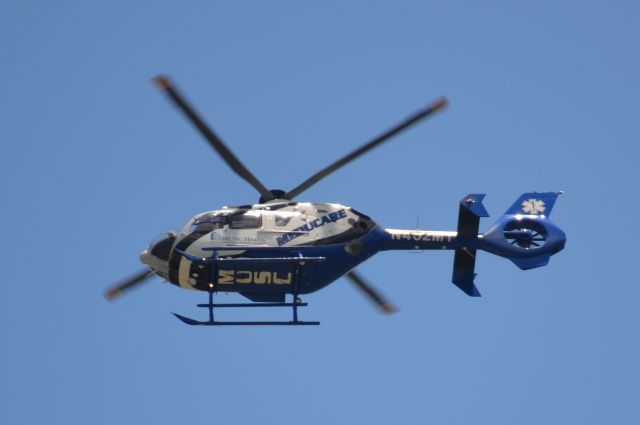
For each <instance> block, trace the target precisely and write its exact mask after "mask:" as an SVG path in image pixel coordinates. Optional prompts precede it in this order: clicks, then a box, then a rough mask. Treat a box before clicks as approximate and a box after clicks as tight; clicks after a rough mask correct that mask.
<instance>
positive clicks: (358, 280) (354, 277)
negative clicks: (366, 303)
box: [346, 270, 398, 314]
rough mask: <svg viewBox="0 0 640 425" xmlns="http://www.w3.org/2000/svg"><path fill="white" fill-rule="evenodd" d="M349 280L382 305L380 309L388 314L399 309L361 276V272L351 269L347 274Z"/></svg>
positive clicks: (379, 305)
mask: <svg viewBox="0 0 640 425" xmlns="http://www.w3.org/2000/svg"><path fill="white" fill-rule="evenodd" d="M346 276H347V277H348V278H349V280H350V281H351V282H352V283H353V284H354V285H356V286H357V287H358V288H359V289H360V290H361V291H362V292H363V293H364V294H365V295H366V296H367V297H369V299H370V300H371V301H373V302H374V303H375V304H377V305H378V307H380V309H381V310H382V311H383V312H384V313H387V314H391V313H395V312H396V311H398V309H397V308H396V307H395V306H394V305H393V304H391V303H390V302H389V301H387V299H385V298H384V297H383V296H382V295H380V293H379V292H378V291H376V290H375V289H373V287H372V286H371V285H370V284H368V283H367V281H366V280H365V279H364V278H363V277H362V276H360V274H358V273H356V272H355V271H353V270H351V271H350V272H349V273H347V274H346Z"/></svg>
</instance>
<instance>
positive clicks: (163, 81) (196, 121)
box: [153, 75, 275, 202]
mask: <svg viewBox="0 0 640 425" xmlns="http://www.w3.org/2000/svg"><path fill="white" fill-rule="evenodd" d="M153 82H154V83H155V84H156V85H157V86H158V87H160V89H162V90H163V91H164V92H166V93H167V94H168V95H169V98H170V99H171V100H172V101H173V102H174V103H175V104H176V106H177V107H178V108H180V109H181V110H182V112H184V114H185V115H186V116H187V118H189V120H190V121H191V122H192V123H193V125H195V126H196V128H197V129H198V130H199V131H200V133H201V134H202V135H203V136H204V138H205V139H207V141H208V142H209V144H210V145H211V146H212V147H213V149H215V150H216V152H218V154H219V155H220V156H221V157H222V159H224V161H225V162H226V163H227V164H228V165H229V167H231V169H232V170H233V171H235V172H236V173H237V174H238V175H239V176H240V177H242V178H243V179H244V180H246V181H247V182H248V183H249V184H250V185H251V186H253V187H254V188H255V189H256V190H257V191H258V192H259V193H260V196H261V199H263V200H264V202H266V201H270V200H272V199H275V196H274V195H273V193H271V191H270V190H269V189H267V188H266V187H265V186H264V185H263V184H262V183H261V182H260V180H258V179H257V178H256V176H254V175H253V174H252V173H251V171H249V169H248V168H247V167H245V165H244V164H243V163H242V162H240V160H239V159H238V157H237V156H235V154H234V153H233V152H231V150H230V149H229V148H228V147H227V145H225V144H224V143H223V142H222V140H221V139H220V137H218V135H217V134H215V133H214V132H213V130H212V129H211V127H209V126H208V125H207V124H206V123H205V122H204V120H203V119H202V118H200V116H199V115H198V114H197V113H196V111H195V110H194V109H193V108H192V107H191V105H190V104H189V103H188V102H187V101H186V99H185V98H184V96H182V94H181V93H180V92H179V91H178V89H176V87H175V86H174V85H173V83H172V82H171V80H170V79H169V77H166V76H164V75H158V76H157V77H155V78H154V79H153Z"/></svg>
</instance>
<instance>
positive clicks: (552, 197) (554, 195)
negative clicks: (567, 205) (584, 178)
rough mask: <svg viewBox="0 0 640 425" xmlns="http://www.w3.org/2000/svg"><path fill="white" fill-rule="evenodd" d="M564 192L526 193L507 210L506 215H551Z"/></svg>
mask: <svg viewBox="0 0 640 425" xmlns="http://www.w3.org/2000/svg"><path fill="white" fill-rule="evenodd" d="M563 193H564V192H530V193H525V194H523V195H522V196H520V197H519V198H518V200H517V201H516V202H515V203H514V204H513V205H512V206H511V208H509V209H508V210H507V212H505V213H504V214H505V215H516V214H523V215H537V216H543V217H549V215H550V214H551V210H552V209H553V206H554V205H555V203H556V199H558V196H559V195H562V194H563Z"/></svg>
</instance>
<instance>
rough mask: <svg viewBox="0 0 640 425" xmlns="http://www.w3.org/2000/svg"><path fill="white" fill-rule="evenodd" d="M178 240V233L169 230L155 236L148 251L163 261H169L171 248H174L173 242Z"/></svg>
mask: <svg viewBox="0 0 640 425" xmlns="http://www.w3.org/2000/svg"><path fill="white" fill-rule="evenodd" d="M175 241H176V235H175V233H172V232H167V233H164V234H162V235H160V236H159V237H157V238H155V239H154V240H153V241H152V242H151V243H150V244H149V248H147V250H146V252H148V254H149V255H151V256H153V257H155V258H158V259H160V260H162V261H169V257H170V255H171V248H173V243H174V242H175Z"/></svg>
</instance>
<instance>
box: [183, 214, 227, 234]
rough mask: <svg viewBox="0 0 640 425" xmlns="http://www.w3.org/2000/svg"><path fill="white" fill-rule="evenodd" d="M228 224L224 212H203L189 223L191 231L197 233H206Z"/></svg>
mask: <svg viewBox="0 0 640 425" xmlns="http://www.w3.org/2000/svg"><path fill="white" fill-rule="evenodd" d="M226 224H229V216H227V215H224V214H220V213H218V214H211V213H208V214H203V215H201V216H200V217H198V218H196V219H195V220H194V221H193V223H191V229H190V230H191V231H192V232H199V233H208V232H212V231H214V230H216V229H222V228H223V227H224V226H225V225H226Z"/></svg>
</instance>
